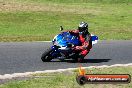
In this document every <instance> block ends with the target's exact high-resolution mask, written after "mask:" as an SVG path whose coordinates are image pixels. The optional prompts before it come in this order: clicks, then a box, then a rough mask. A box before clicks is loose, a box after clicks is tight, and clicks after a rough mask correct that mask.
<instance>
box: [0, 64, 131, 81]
mask: <svg viewBox="0 0 132 88" xmlns="http://www.w3.org/2000/svg"><path fill="white" fill-rule="evenodd" d="M121 66H123V67H125V66H132V63H128V64H115V65H110V66H109V65H102V66H89V67H83V68H84V69H86V68H109V67H121ZM76 69H78V68H67V69H57V70H45V71H35V72H25V73H13V74H4V75H0V79H12V78H14V77H29V76H31V75H32V74H38V73H54V72H63V71H70V70H76Z"/></svg>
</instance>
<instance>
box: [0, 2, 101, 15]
mask: <svg viewBox="0 0 132 88" xmlns="http://www.w3.org/2000/svg"><path fill="white" fill-rule="evenodd" d="M0 11H1V12H12V11H52V12H71V13H76V14H88V13H96V14H97V13H100V12H102V11H100V10H97V9H90V8H86V7H83V6H77V5H73V6H68V5H60V4H36V3H30V4H29V3H15V2H12V3H11V2H0Z"/></svg>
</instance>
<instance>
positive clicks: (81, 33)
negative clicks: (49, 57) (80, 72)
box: [69, 22, 92, 62]
mask: <svg viewBox="0 0 132 88" xmlns="http://www.w3.org/2000/svg"><path fill="white" fill-rule="evenodd" d="M69 32H70V33H71V34H74V35H76V36H78V38H79V40H80V42H81V46H76V47H75V50H77V51H78V50H79V51H81V52H80V53H79V58H77V60H78V62H82V61H83V60H84V57H85V56H86V55H87V54H88V53H89V51H90V49H91V48H92V41H91V40H90V39H91V34H90V33H89V31H88V23H86V22H81V23H80V24H79V26H78V29H76V30H72V31H69Z"/></svg>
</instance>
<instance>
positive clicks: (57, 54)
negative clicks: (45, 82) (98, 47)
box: [41, 27, 98, 62]
mask: <svg viewBox="0 0 132 88" xmlns="http://www.w3.org/2000/svg"><path fill="white" fill-rule="evenodd" d="M60 30H61V31H62V30H63V28H62V27H61V29H60ZM90 40H91V43H92V46H93V45H94V44H96V43H97V41H98V37H97V36H95V35H92V34H91V39H90ZM52 43H53V46H51V48H49V49H47V50H46V51H45V52H44V53H43V54H42V56H41V60H42V61H43V62H49V61H51V60H52V59H56V58H57V59H60V60H65V59H73V60H77V59H78V58H79V51H75V50H74V48H73V47H75V46H79V45H81V42H80V41H79V39H78V37H77V36H75V35H73V34H71V33H70V32H61V33H60V34H58V35H56V36H55V37H54V39H53V40H52Z"/></svg>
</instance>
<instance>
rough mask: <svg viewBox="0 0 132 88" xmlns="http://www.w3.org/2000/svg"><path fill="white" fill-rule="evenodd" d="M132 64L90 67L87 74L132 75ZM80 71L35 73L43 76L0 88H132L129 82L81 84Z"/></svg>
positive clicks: (7, 84) (11, 83) (0, 87)
mask: <svg viewBox="0 0 132 88" xmlns="http://www.w3.org/2000/svg"><path fill="white" fill-rule="evenodd" d="M131 70H132V66H128V67H110V68H89V69H87V74H130V75H132V71H131ZM77 73H78V71H77V70H76V71H74V72H71V71H69V72H63V73H51V74H35V75H33V76H41V78H33V79H29V80H24V81H12V82H9V83H6V84H2V85H0V88H131V87H132V83H129V84H86V85H84V86H80V85H78V84H77V82H76V79H75V78H76V75H77ZM46 76H47V77H46Z"/></svg>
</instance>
